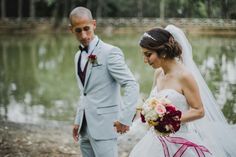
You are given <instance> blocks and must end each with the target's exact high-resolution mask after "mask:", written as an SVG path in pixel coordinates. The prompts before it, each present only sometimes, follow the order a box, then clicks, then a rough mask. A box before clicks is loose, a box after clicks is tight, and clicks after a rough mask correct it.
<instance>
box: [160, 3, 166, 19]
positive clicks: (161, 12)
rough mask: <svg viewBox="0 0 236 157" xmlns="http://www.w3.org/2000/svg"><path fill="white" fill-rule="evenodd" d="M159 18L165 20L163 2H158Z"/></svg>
mask: <svg viewBox="0 0 236 157" xmlns="http://www.w3.org/2000/svg"><path fill="white" fill-rule="evenodd" d="M160 18H161V20H162V21H164V19H165V1H164V0H161V1H160Z"/></svg>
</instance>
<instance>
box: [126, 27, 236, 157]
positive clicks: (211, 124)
mask: <svg viewBox="0 0 236 157" xmlns="http://www.w3.org/2000/svg"><path fill="white" fill-rule="evenodd" d="M139 44H140V47H141V49H142V53H143V55H144V62H145V63H148V64H149V65H150V66H152V67H153V68H154V69H156V72H155V77H154V88H153V89H152V91H151V94H150V97H153V96H155V97H157V98H158V97H167V98H168V99H169V100H171V102H172V103H173V104H174V105H175V106H176V107H177V108H178V109H180V110H181V111H182V117H181V127H180V130H179V131H178V132H176V133H175V134H171V135H170V136H167V137H162V136H161V135H159V134H158V133H157V132H155V131H154V128H152V127H151V128H150V129H149V130H148V132H147V133H146V134H145V136H144V137H143V138H142V139H141V140H140V141H139V142H138V143H137V144H136V145H135V147H134V148H133V150H132V151H131V153H130V157H205V156H213V157H235V156H236V150H235V147H236V142H235V139H236V138H235V135H236V134H235V132H233V131H232V130H231V128H230V127H229V125H228V124H227V122H226V120H225V118H224V116H223V114H222V112H221V111H220V109H219V108H218V105H217V104H216V101H215V99H214V97H213V96H212V93H211V92H210V90H209V88H208V86H207V85H206V83H205V81H204V79H203V78H202V76H201V74H200V72H199V70H198V68H197V67H196V65H195V63H194V61H193V60H192V48H191V45H190V44H189V42H188V40H187V38H186V37H185V35H184V33H183V32H182V31H181V30H180V29H179V28H177V27H176V26H173V25H168V26H167V27H166V28H165V29H160V28H154V29H151V30H149V31H147V32H145V33H144V35H143V36H142V38H141V40H140V43H139Z"/></svg>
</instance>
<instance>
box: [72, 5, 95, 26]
mask: <svg viewBox="0 0 236 157" xmlns="http://www.w3.org/2000/svg"><path fill="white" fill-rule="evenodd" d="M73 17H77V18H84V17H87V18H88V19H90V20H93V16H92V13H91V11H90V10H89V9H87V8H84V7H76V8H74V9H73V10H72V11H71V12H70V17H69V18H70V24H71V25H72V18H73Z"/></svg>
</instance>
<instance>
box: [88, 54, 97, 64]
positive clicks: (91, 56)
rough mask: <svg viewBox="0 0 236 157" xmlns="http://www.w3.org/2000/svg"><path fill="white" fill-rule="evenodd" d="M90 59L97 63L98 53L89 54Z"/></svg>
mask: <svg viewBox="0 0 236 157" xmlns="http://www.w3.org/2000/svg"><path fill="white" fill-rule="evenodd" d="M88 59H89V61H90V62H91V63H92V64H97V56H96V55H93V54H91V55H89V56H88Z"/></svg>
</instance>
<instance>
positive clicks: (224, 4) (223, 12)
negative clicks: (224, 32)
mask: <svg viewBox="0 0 236 157" xmlns="http://www.w3.org/2000/svg"><path fill="white" fill-rule="evenodd" d="M221 17H222V18H228V0H221Z"/></svg>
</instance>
